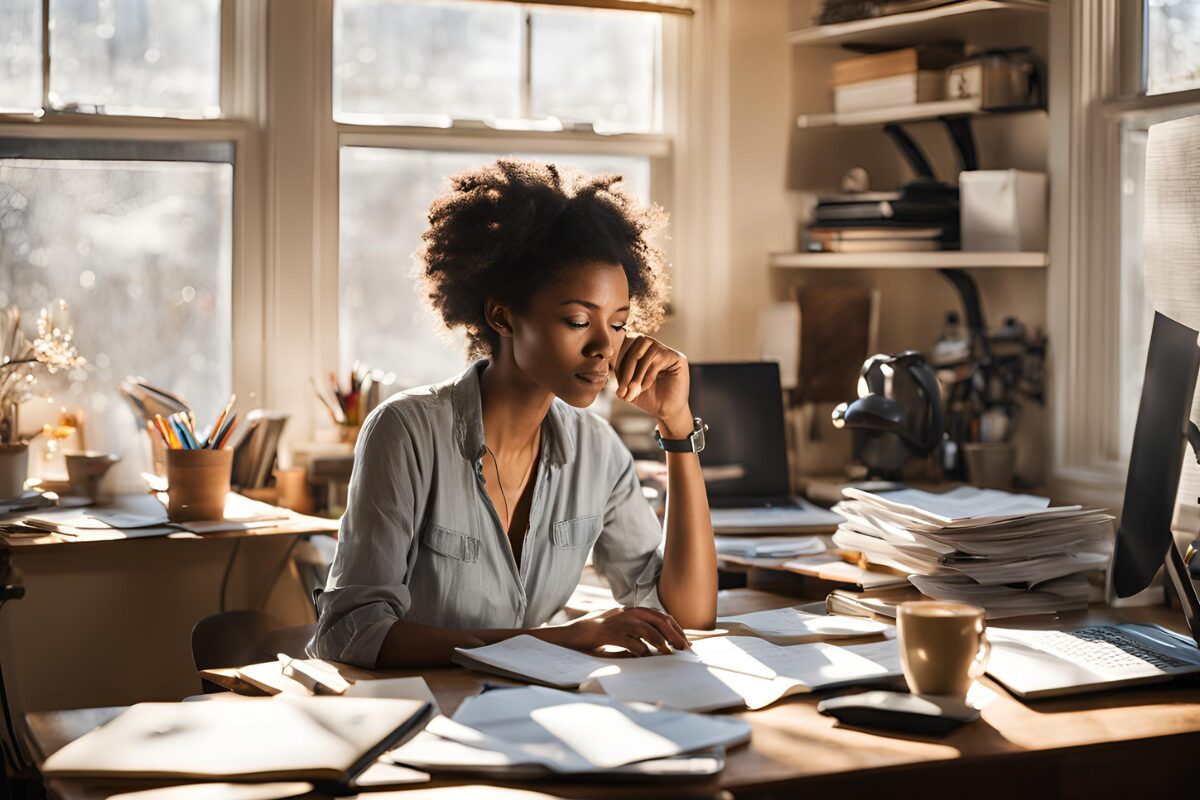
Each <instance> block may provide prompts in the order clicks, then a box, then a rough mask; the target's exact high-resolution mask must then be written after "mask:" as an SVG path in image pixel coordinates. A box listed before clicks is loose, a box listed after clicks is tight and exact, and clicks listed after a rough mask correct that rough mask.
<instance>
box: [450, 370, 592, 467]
mask: <svg viewBox="0 0 1200 800" xmlns="http://www.w3.org/2000/svg"><path fill="white" fill-rule="evenodd" d="M488 363H489V362H488V359H486V358H483V359H480V360H478V361H476V362H474V363H473V364H471V366H469V367H467V370H466V371H465V372H464V373H462V374H461V375H459V376H458V377H457V378H456V379H455V380H454V385H453V388H452V389H451V391H450V397H451V402H452V403H453V406H454V436H455V438H456V439H457V440H458V449H459V451H460V452H461V453H462V455H463V458H465V459H468V460H469V461H472V462H475V461H479V459H481V458H483V444H484V442H483V405H482V403H481V401H480V394H479V377H480V375H482V374H483V370H484V369H485V368H486V367H487V365H488ZM568 413H569V412H568V411H567V408H566V404H565V403H564V402H563V401H562V400H560V399H558V398H557V397H556V398H554V402H552V403H551V404H550V410H549V411H548V412H547V413H546V420H545V422H543V423H542V431H543V434H544V437H545V438H544V441H545V444H546V445H547V446H546V448H545V451H544V452H545V457H546V458H547V459H549V461H550V463H551V464H554V465H555V466H560V467H561V466H562V465H563V464H566V463H568V462H570V461H572V460H574V458H575V437H574V436H573V435H572V433H571V429H570V426H569V425H567V420H566V415H567V414H568Z"/></svg>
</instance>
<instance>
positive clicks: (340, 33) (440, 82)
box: [334, 0, 662, 132]
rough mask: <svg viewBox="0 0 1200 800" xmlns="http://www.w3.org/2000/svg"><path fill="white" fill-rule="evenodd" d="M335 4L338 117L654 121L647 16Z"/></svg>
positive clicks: (657, 88)
mask: <svg viewBox="0 0 1200 800" xmlns="http://www.w3.org/2000/svg"><path fill="white" fill-rule="evenodd" d="M335 9H336V10H335V17H334V117H335V119H337V120H339V121H342V122H361V123H374V124H427V125H440V126H448V125H450V124H451V123H452V122H453V120H456V119H458V120H487V121H489V122H492V123H498V124H499V125H500V126H501V127H513V126H516V127H526V128H527V127H538V128H541V129H561V128H562V127H564V126H566V127H572V126H576V125H584V126H591V127H594V128H595V130H597V131H604V132H620V131H623V132H650V131H659V130H661V129H662V110H661V99H662V98H661V69H660V66H661V52H660V43H661V38H662V37H661V27H662V26H661V21H660V18H659V15H657V14H648V13H639V12H631V11H606V10H596V9H560V8H548V7H535V6H521V5H517V4H514V3H507V2H503V3H496V2H481V1H479V0H475V1H474V2H472V1H471V0H438V1H437V2H432V1H431V0H338V2H337V4H336V6H335ZM581 53H586V54H587V57H586V58H581V57H580V54H581ZM506 123H507V124H506Z"/></svg>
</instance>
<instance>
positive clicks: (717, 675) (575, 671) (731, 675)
mask: <svg viewBox="0 0 1200 800" xmlns="http://www.w3.org/2000/svg"><path fill="white" fill-rule="evenodd" d="M454 660H455V661H456V662H457V663H459V664H461V665H463V666H465V667H468V668H470V669H476V670H480V671H483V672H491V673H494V674H498V675H504V676H506V677H511V678H516V679H518V680H524V681H530V682H533V683H540V684H545V685H548V686H554V687H557V688H560V689H575V688H580V687H582V688H584V689H586V690H588V691H598V692H604V693H606V694H608V695H609V696H611V697H613V698H615V699H617V700H620V701H622V702H635V701H638V702H645V703H656V704H658V705H662V706H664V707H666V708H674V709H677V710H679V711H715V710H717V709H722V708H750V709H757V708H762V707H764V706H768V705H770V704H771V703H774V702H775V701H776V700H779V699H780V698H783V697H786V696H787V695H791V694H797V693H801V692H811V691H815V690H817V689H826V688H832V687H834V686H846V685H851V684H859V683H873V682H878V681H881V680H887V679H890V678H894V677H896V676H898V675H900V657H899V654H898V652H897V650H896V643H895V641H894V640H891V639H887V640H884V641H881V642H874V643H870V644H859V645H853V646H848V647H839V646H837V645H833V644H826V643H824V642H819V643H815V644H798V645H791V646H780V645H777V644H773V643H771V642H769V641H766V640H765V639H759V638H752V637H748V636H721V637H716V638H712V639H704V640H702V641H698V642H695V643H694V644H693V645H692V650H690V651H680V652H675V653H672V654H670V655H658V656H646V657H644V658H601V657H598V656H593V655H588V654H587V653H580V652H577V651H575V650H569V649H567V648H565V647H559V646H557V645H553V644H550V643H548V642H543V641H542V640H541V639H537V638H535V637H533V636H515V637H513V638H512V639H506V640H505V641H503V642H499V643H497V644H493V645H487V646H486V647H477V648H473V649H459V650H457V651H456V653H455V656H454Z"/></svg>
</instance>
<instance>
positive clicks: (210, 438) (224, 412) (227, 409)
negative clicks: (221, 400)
mask: <svg viewBox="0 0 1200 800" xmlns="http://www.w3.org/2000/svg"><path fill="white" fill-rule="evenodd" d="M235 400H237V395H236V394H231V395H229V402H228V403H226V404H225V408H224V410H222V411H221V415H220V416H219V417H217V421H216V422H214V423H213V427H212V432H211V433H210V434H209V435H208V437H207V438H206V439H205V440H204V446H205V447H212V446H213V438H214V437H216V435H217V431H219V430H221V423H222V422H224V421H225V417H227V416H228V415H229V412H230V410H231V409H232V408H233V403H234V401H235Z"/></svg>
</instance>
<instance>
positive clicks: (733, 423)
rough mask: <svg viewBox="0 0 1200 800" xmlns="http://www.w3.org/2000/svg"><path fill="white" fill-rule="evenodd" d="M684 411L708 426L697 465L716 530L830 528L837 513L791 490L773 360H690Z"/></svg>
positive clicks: (780, 393) (837, 518) (836, 520)
mask: <svg viewBox="0 0 1200 800" xmlns="http://www.w3.org/2000/svg"><path fill="white" fill-rule="evenodd" d="M689 372H690V377H691V391H690V393H689V395H688V402H689V403H690V404H691V407H692V413H693V414H695V415H696V416H698V417H701V418H702V419H703V420H704V421H705V423H706V424H707V425H708V426H709V429H708V432H707V433H705V436H704V438H705V447H704V450H703V451H702V452H701V453H700V467H701V469H702V470H703V472H704V484H705V487H706V488H707V490H708V505H709V508H710V509H711V511H712V519H713V528H714V529H715V530H716V531H717V532H718V533H750V532H755V533H762V532H769V531H771V530H772V529H778V530H780V532H783V531H787V532H795V531H798V530H803V531H805V532H817V531H821V530H829V531H832V530H833V529H834V528H836V527H837V525H838V524H840V523H841V522H842V518H841V517H840V516H839V515H837V514H835V513H833V512H832V511H828V510H826V509H823V508H820V507H819V506H814V505H813V504H812V503H809V502H808V501H807V500H803V499H801V498H799V497H795V496H794V495H792V493H791V480H790V473H789V470H788V454H787V431H786V427H785V425H784V415H783V390H782V388H781V386H780V380H779V364H777V363H775V362H773V361H748V362H732V363H719V364H713V363H710V364H695V363H693V364H691V365H690V367H689Z"/></svg>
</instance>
